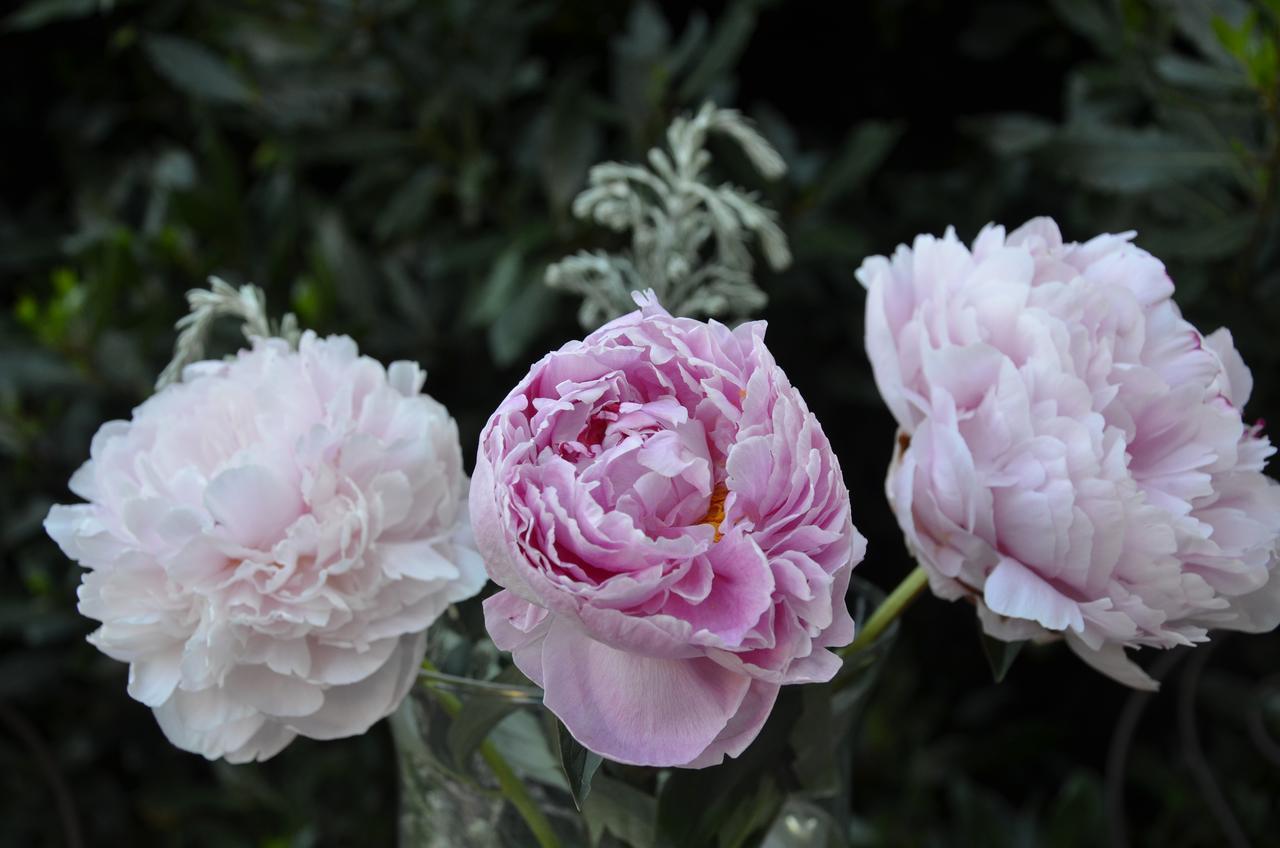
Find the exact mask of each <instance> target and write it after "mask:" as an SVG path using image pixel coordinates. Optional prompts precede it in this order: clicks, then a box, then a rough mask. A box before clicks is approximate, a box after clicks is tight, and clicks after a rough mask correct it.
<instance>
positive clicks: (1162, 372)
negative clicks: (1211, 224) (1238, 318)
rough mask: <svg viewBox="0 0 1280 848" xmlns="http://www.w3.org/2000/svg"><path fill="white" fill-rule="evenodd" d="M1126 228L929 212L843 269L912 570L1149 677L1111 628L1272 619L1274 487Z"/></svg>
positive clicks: (1237, 383)
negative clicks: (908, 238)
mask: <svg viewBox="0 0 1280 848" xmlns="http://www.w3.org/2000/svg"><path fill="white" fill-rule="evenodd" d="M1131 237H1132V234H1124V235H1101V236H1098V237H1097V238H1095V239H1093V240H1091V241H1089V242H1087V243H1085V244H1074V243H1073V244H1063V242H1062V236H1061V235H1060V234H1059V232H1058V228H1057V226H1056V225H1055V224H1054V222H1053V221H1051V220H1049V219H1047V218H1040V219H1036V220H1034V221H1031V222H1029V223H1028V224H1026V225H1025V226H1023V227H1022V228H1020V229H1018V230H1016V231H1015V232H1013V233H1012V234H1011V235H1009V236H1008V238H1006V237H1005V232H1004V229H1003V228H1001V227H994V226H991V227H987V228H986V229H984V230H983V231H982V232H981V233H980V234H979V235H978V238H977V240H976V241H975V242H974V244H973V250H972V251H970V250H969V249H967V248H966V247H965V246H964V245H963V244H962V243H960V241H958V240H957V239H956V236H955V234H954V233H953V232H951V231H950V230H948V232H947V234H946V235H945V236H944V237H943V238H942V239H936V238H933V237H930V236H920V237H918V238H917V239H916V241H915V244H914V246H913V247H912V248H910V249H908V248H907V247H906V246H902V247H899V248H898V251H897V253H896V254H894V256H893V258H892V260H889V259H886V258H884V257H879V256H878V257H873V258H871V259H868V260H866V262H865V263H864V264H863V265H862V267H861V268H860V269H859V271H858V279H859V280H860V281H861V282H862V283H863V284H864V285H865V286H867V289H868V296H867V321H866V342H867V353H868V355H869V356H870V359H871V364H872V367H873V369H874V371H875V377H876V382H877V384H878V385H879V387H880V392H881V394H882V395H883V396H884V399H885V402H886V403H887V404H888V405H889V408H890V409H891V410H892V411H893V414H894V416H895V417H896V418H897V420H898V424H899V426H900V431H899V436H898V450H897V451H896V453H895V455H894V458H893V462H892V465H891V467H890V469H889V477H888V480H887V482H886V488H887V491H888V495H889V500H890V502H891V504H892V506H893V508H894V511H895V512H896V514H897V517H898V521H899V523H900V524H901V526H902V529H903V531H904V533H905V534H906V538H907V542H908V544H909V546H910V548H911V549H912V551H913V552H914V553H915V555H916V556H917V557H918V558H919V560H920V562H921V563H922V564H923V565H924V566H925V568H926V569H927V570H928V573H929V579H930V585H931V587H932V589H933V591H934V592H935V593H936V594H938V595H939V596H941V597H944V598H949V599H955V598H959V597H968V598H970V599H972V600H973V601H974V602H975V603H976V605H977V609H978V614H979V615H980V616H981V619H982V623H983V626H984V627H985V629H986V631H987V632H988V633H989V634H991V635H993V636H996V637H998V638H1001V639H1006V640H1014V639H1023V638H1043V637H1048V636H1050V635H1053V634H1061V635H1063V636H1065V637H1066V640H1067V642H1068V643H1069V644H1070V645H1071V647H1072V648H1073V649H1074V650H1075V651H1076V653H1078V654H1079V655H1080V656H1081V657H1082V658H1084V659H1085V660H1086V661H1087V662H1089V663H1090V664H1091V665H1093V666H1094V667H1096V668H1098V669H1099V670H1101V671H1102V672H1104V673H1106V674H1108V675H1110V676H1112V677H1114V678H1115V679H1117V680H1120V681H1122V682H1124V683H1127V684H1130V685H1132V686H1137V687H1142V688H1153V687H1154V685H1155V684H1154V682H1153V681H1152V680H1151V679H1150V678H1149V677H1148V676H1147V675H1146V674H1145V673H1144V672H1143V671H1142V669H1140V668H1139V667H1138V666H1137V665H1136V664H1134V663H1133V662H1132V661H1130V660H1129V659H1128V658H1127V657H1126V655H1125V652H1124V649H1125V648H1126V647H1140V646H1152V647H1159V648H1169V647H1172V646H1174V645H1185V644H1192V643H1195V642H1202V641H1205V640H1206V639H1207V638H1208V637H1207V631H1208V630H1211V629H1215V628H1222V629H1231V630H1246V631H1261V630H1268V629H1271V628H1272V627H1274V626H1275V625H1276V624H1277V622H1280V580H1277V579H1271V578H1272V572H1273V570H1274V563H1275V557H1276V551H1277V534H1280V487H1278V486H1277V485H1276V484H1275V483H1274V482H1273V481H1272V480H1270V479H1269V478H1268V477H1266V476H1265V475H1264V474H1263V473H1262V469H1263V466H1264V464H1265V462H1266V459H1267V457H1269V456H1270V455H1271V454H1272V453H1273V449H1272V447H1271V444H1270V442H1268V441H1267V439H1266V437H1265V436H1263V435H1262V434H1261V430H1260V427H1259V426H1256V425H1255V426H1250V425H1246V424H1245V423H1244V422H1243V421H1242V420H1241V409H1242V408H1243V406H1244V403H1245V401H1246V400H1247V399H1248V397H1249V392H1250V389H1251V386H1252V380H1251V378H1250V375H1249V371H1248V369H1247V368H1245V366H1244V363H1243V362H1242V361H1241V359H1240V356H1239V354H1237V353H1236V351H1235V348H1234V347H1233V345H1232V342H1231V335H1230V334H1229V333H1228V332H1227V331H1226V330H1225V329H1223V330H1218V331H1217V332H1216V333H1214V334H1213V335H1210V336H1207V337H1206V336H1202V335H1200V333H1199V332H1197V331H1196V329H1195V328H1194V327H1192V326H1191V325H1190V324H1188V323H1187V322H1186V321H1185V320H1183V318H1182V315H1181V313H1180V312H1179V311H1178V307H1177V306H1176V305H1175V304H1174V302H1173V301H1172V300H1171V296H1172V294H1173V283H1172V282H1171V281H1170V279H1169V277H1168V275H1167V274H1166V273H1165V270H1164V266H1163V265H1162V264H1161V263H1160V262H1159V260H1157V259H1156V258H1155V257H1153V256H1151V255H1150V254H1149V253H1147V252H1146V251H1144V250H1141V249H1139V248H1137V247H1135V246H1134V245H1132V244H1131V243H1130V241H1129V239H1130V238H1131Z"/></svg>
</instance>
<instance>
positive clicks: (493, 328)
mask: <svg viewBox="0 0 1280 848" xmlns="http://www.w3.org/2000/svg"><path fill="white" fill-rule="evenodd" d="M554 297H555V295H553V294H552V293H551V291H550V290H549V289H548V288H547V287H546V286H545V285H543V284H542V279H541V277H540V276H535V277H532V278H530V279H528V280H526V282H525V284H524V288H523V289H522V290H521V291H520V293H519V294H517V295H516V296H515V297H514V298H512V299H511V300H510V301H509V302H508V303H507V307H506V308H505V309H504V310H502V313H501V314H500V315H498V317H497V319H495V320H494V322H493V323H492V324H490V325H489V336H488V338H489V353H490V355H491V356H492V357H493V361H494V362H495V363H497V364H498V366H500V367H502V368H506V367H508V366H510V365H514V364H515V363H516V362H518V361H519V360H520V358H521V357H522V356H524V353H525V351H526V350H528V348H529V343H530V342H532V341H533V340H534V339H535V338H536V337H537V335H538V334H539V333H540V332H542V329H543V327H545V326H546V324H547V322H548V321H549V320H550V319H551V312H552V309H553V306H552V300H553V299H554Z"/></svg>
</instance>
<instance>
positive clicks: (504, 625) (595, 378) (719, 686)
mask: <svg viewBox="0 0 1280 848" xmlns="http://www.w3.org/2000/svg"><path fill="white" fill-rule="evenodd" d="M636 301H637V303H639V304H640V306H641V309H640V310H638V311H636V312H632V313H630V314H629V315H625V316H623V317H621V318H619V319H617V320H616V321H614V322H612V323H610V324H607V325H605V326H604V327H602V328H600V329H599V330H596V331H595V332H594V333H592V334H591V335H590V336H588V337H587V338H586V339H585V340H584V341H581V342H570V343H569V344H567V345H565V346H564V347H562V348H561V349H560V350H558V351H556V352H554V353H551V354H548V355H547V356H546V357H544V358H543V359H542V361H540V362H538V363H537V364H536V365H534V366H533V368H532V369H531V370H530V372H529V375H528V376H527V377H525V379H524V380H523V381H521V383H520V384H519V385H518V386H516V388H515V389H514V390H513V391H512V392H511V394H510V395H508V396H507V399H506V400H504V401H503V402H502V405H501V406H499V407H498V410H497V411H496V412H495V413H494V415H493V417H492V418H491V419H490V420H489V423H488V425H487V426H486V428H485V430H484V432H483V434H482V436H481V440H480V450H479V456H478V458H477V460H476V472H475V479H474V484H473V487H472V490H471V511H472V516H473V521H474V526H475V529H476V538H477V541H478V542H479V546H480V551H481V553H482V554H483V555H484V557H485V561H486V564H487V565H488V567H489V574H490V576H491V577H493V579H494V580H495V581H496V582H497V583H499V584H501V585H502V586H504V587H506V590H505V591H503V592H499V593H498V594H497V595H495V596H493V597H492V598H489V599H488V600H487V601H486V602H485V618H486V623H487V625H488V629H489V634H490V635H491V636H492V637H493V640H494V642H495V643H497V645H498V647H500V648H502V649H504V650H509V651H512V652H513V654H514V659H515V663H516V665H517V666H519V668H520V669H521V670H522V671H523V672H524V673H525V674H527V675H528V676H529V677H530V678H531V679H532V680H534V681H535V682H537V683H538V685H540V686H542V687H543V688H544V689H545V692H546V695H545V703H546V705H547V706H548V707H549V708H550V709H551V710H552V711H553V712H554V713H555V714H556V715H558V716H559V717H560V719H561V720H562V721H563V722H564V724H565V726H566V727H567V728H568V729H569V731H570V732H571V733H572V734H573V735H574V736H575V737H576V738H577V739H578V740H579V741H580V742H582V744H584V745H585V746H587V747H588V748H590V749H592V750H594V751H596V752H598V753H600V754H602V755H604V756H606V757H609V758H611V759H613V760H616V761H619V762H624V763H633V764H643V765H658V766H670V765H683V766H691V767H702V766H707V765H713V764H715V763H718V762H720V761H721V760H723V758H724V757H725V755H726V754H728V755H729V756H737V755H738V754H740V753H741V752H742V751H743V750H744V749H745V748H746V747H747V745H748V744H750V742H751V740H752V739H754V738H755V736H756V734H757V733H758V732H759V731H760V727H761V726H762V725H763V724H764V721H765V719H766V718H767V717H768V715H769V712H770V710H771V709H772V708H773V703H774V700H775V698H776V697H777V694H778V689H779V687H780V686H782V685H784V684H788V683H807V682H813V681H825V680H829V679H830V678H831V677H832V676H833V675H834V674H835V673H836V671H837V670H838V668H839V666H840V660H839V659H838V658H837V657H836V655H835V654H834V653H832V652H831V651H829V650H828V648H832V647H837V646H841V645H845V644H847V643H848V642H849V641H850V640H851V639H852V638H853V621H852V619H850V617H849V613H848V610H847V608H846V606H845V602H844V594H845V590H846V588H847V586H848V582H849V574H850V571H851V570H852V568H853V566H854V565H855V564H856V563H858V562H859V561H861V559H862V556H863V553H864V551H865V548H866V542H865V540H864V539H863V538H862V537H861V536H860V535H859V534H858V532H857V531H856V530H855V529H854V527H853V523H852V521H851V520H850V514H849V494H848V491H847V490H846V489H845V486H844V481H843V479H842V478H841V476H840V467H839V464H838V463H837V461H836V458H835V456H834V455H833V454H832V452H831V447H830V445H829V444H828V443H827V439H826V436H824V435H823V433H822V428H821V427H820V426H819V424H818V421H817V419H815V418H814V416H813V415H812V414H811V413H810V412H809V410H808V408H807V407H806V406H805V403H804V400H803V399H802V398H801V397H800V394H799V393H798V392H797V391H796V390H795V389H794V388H792V386H791V384H790V383H789V382H788V380H787V377H786V375H785V374H783V373H782V370H781V369H779V368H778V366H777V365H776V364H775V363H774V361H773V357H772V356H771V355H770V354H769V351H768V349H767V348H766V347H765V345H764V324H763V323H760V322H755V323H749V324H744V325H742V326H740V327H738V328H737V329H735V330H730V329H728V328H727V327H725V326H723V325H721V324H718V323H716V322H714V321H712V322H710V323H703V322H701V321H695V320H691V319H688V318H673V317H671V316H670V315H669V314H668V313H667V312H666V311H665V310H664V309H663V308H662V307H661V306H659V305H658V303H657V301H656V299H655V298H654V297H653V295H652V293H648V294H647V295H643V296H637V298H636Z"/></svg>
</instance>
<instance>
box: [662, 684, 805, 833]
mask: <svg viewBox="0 0 1280 848" xmlns="http://www.w3.org/2000/svg"><path fill="white" fill-rule="evenodd" d="M799 700H800V699H799V697H798V696H796V695H795V694H794V693H784V695H783V696H781V697H779V699H778V703H777V704H776V705H775V706H774V709H773V713H772V715H770V716H769V720H768V722H766V723H765V726H764V729H762V730H761V731H760V735H759V736H757V737H756V739H755V741H754V742H752V743H751V745H750V746H748V747H747V750H746V751H744V752H743V753H742V755H741V756H740V757H738V758H737V759H735V760H727V761H726V762H724V763H722V764H720V765H718V766H711V767H709V768H704V769H676V770H675V771H674V772H672V773H671V775H670V776H669V777H668V778H667V780H666V782H665V783H663V785H662V791H661V792H660V794H659V795H658V815H657V822H658V825H657V827H658V830H657V845H658V846H659V848H708V846H711V845H714V844H715V843H716V839H717V835H718V834H721V833H724V832H727V831H728V830H729V828H730V826H731V823H732V822H733V821H734V820H735V818H737V817H741V816H746V815H749V814H750V815H755V813H749V812H748V811H747V810H745V809H743V798H744V797H745V798H747V799H753V798H754V799H757V800H759V801H761V802H762V803H765V805H766V806H771V807H772V808H775V809H776V807H777V805H778V804H780V803H781V797H780V795H777V794H776V793H774V794H767V793H765V791H764V790H761V789H760V788H759V786H760V783H759V782H760V781H763V780H766V779H768V780H773V778H772V777H770V776H769V775H770V773H771V772H772V771H774V770H776V769H779V768H782V767H785V765H786V762H787V760H788V759H789V757H788V754H787V749H788V746H787V741H788V738H789V736H790V734H791V731H792V728H793V726H794V724H795V721H796V718H797V717H798V715H799V714H800V706H799ZM775 785H776V782H775ZM772 817H773V812H772V810H771V811H770V812H769V815H768V817H767V820H772Z"/></svg>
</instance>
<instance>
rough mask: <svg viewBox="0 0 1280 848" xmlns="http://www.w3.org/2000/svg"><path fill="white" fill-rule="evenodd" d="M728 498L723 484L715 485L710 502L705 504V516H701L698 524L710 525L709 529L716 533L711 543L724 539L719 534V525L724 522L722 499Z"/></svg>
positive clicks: (727, 491)
mask: <svg viewBox="0 0 1280 848" xmlns="http://www.w3.org/2000/svg"><path fill="white" fill-rule="evenodd" d="M727 497H729V490H728V489H727V488H726V487H725V485H724V483H717V484H716V487H715V489H714V490H713V491H712V492H711V502H710V503H709V504H707V514H706V515H704V516H702V520H701V521H699V522H698V523H699V524H710V525H711V529H713V530H715V531H716V534H715V538H714V539H713V541H716V542H718V541H720V540H721V539H722V538H724V534H723V533H721V532H720V523H721V522H722V521H724V499H725V498H727Z"/></svg>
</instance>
